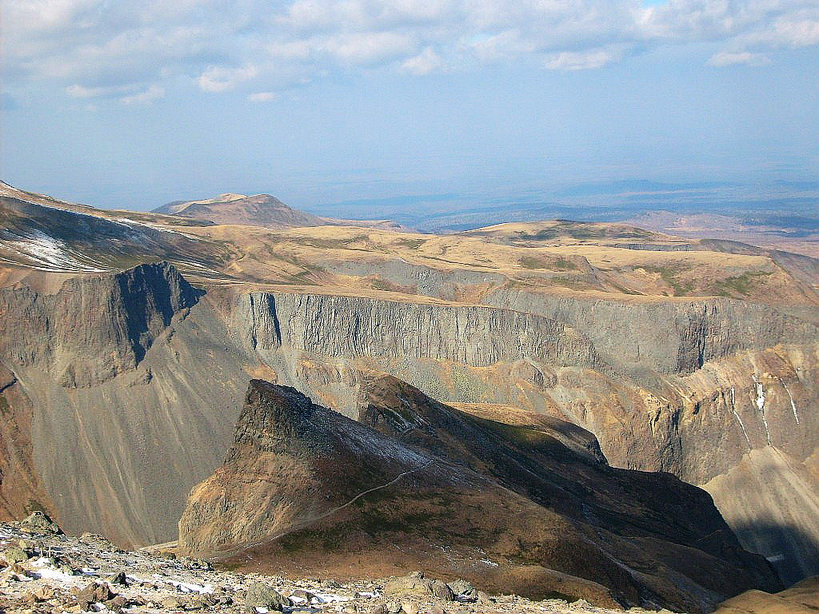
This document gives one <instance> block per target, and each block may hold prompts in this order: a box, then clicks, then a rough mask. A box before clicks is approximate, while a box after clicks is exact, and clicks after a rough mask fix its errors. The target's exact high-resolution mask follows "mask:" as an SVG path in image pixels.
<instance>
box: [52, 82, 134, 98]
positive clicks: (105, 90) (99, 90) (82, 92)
mask: <svg viewBox="0 0 819 614" xmlns="http://www.w3.org/2000/svg"><path fill="white" fill-rule="evenodd" d="M126 90H127V87H123V86H111V87H85V86H83V85H79V84H78V83H74V84H73V85H69V86H68V87H67V88H65V93H66V94H68V95H69V96H71V98H102V97H106V96H118V95H120V94H123V93H124V92H125V91H126Z"/></svg>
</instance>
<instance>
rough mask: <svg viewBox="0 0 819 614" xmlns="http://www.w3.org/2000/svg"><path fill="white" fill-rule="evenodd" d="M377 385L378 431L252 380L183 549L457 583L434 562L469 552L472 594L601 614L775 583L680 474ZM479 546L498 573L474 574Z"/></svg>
mask: <svg viewBox="0 0 819 614" xmlns="http://www.w3.org/2000/svg"><path fill="white" fill-rule="evenodd" d="M373 386H374V388H373V389H372V390H373V391H378V394H375V395H374V396H373V397H372V398H370V399H369V402H368V403H367V404H366V406H364V407H363V411H362V419H364V420H365V421H369V422H370V423H372V424H375V425H376V426H378V427H379V428H380V430H381V431H383V432H379V431H376V430H374V429H372V428H368V427H367V426H365V425H362V424H360V423H356V422H354V421H352V420H350V419H348V418H345V417H344V416H341V415H340V414H338V413H336V412H333V411H332V410H328V409H326V408H323V407H321V406H318V405H315V404H313V403H312V402H311V401H310V400H309V399H308V398H307V397H304V396H303V395H301V394H300V393H298V392H297V391H295V390H294V389H292V388H288V387H282V386H275V385H272V384H268V383H266V382H262V381H259V380H254V381H252V382H251V384H250V387H249V389H248V393H247V398H246V404H245V407H244V409H243V411H242V414H241V416H240V419H239V422H238V424H237V428H236V432H235V435H234V444H233V446H232V447H231V449H230V450H229V452H228V454H227V457H226V459H225V464H224V465H223V466H222V467H221V468H220V469H219V470H217V472H216V473H214V475H212V476H211V477H210V478H209V479H208V480H206V481H205V482H203V483H202V484H200V485H199V486H197V487H196V488H195V489H194V490H193V491H192V493H191V496H190V498H189V501H188V505H187V507H186V510H185V513H184V514H183V516H182V519H181V521H180V546H181V548H182V549H183V551H185V552H190V553H198V554H201V553H210V554H214V553H218V552H221V553H222V556H224V554H225V553H226V552H227V553H228V554H232V557H231V558H229V559H228V561H229V562H232V564H247V562H248V561H251V560H252V561H256V562H257V563H256V564H257V565H261V566H262V568H263V567H264V561H265V560H267V561H269V562H270V568H271V569H273V568H276V569H282V567H283V566H284V567H286V566H287V561H293V560H294V558H295V559H298V560H299V561H300V562H301V564H304V560H303V559H301V558H300V557H301V556H302V555H303V554H304V553H305V552H312V553H313V554H320V556H321V557H322V559H324V558H325V557H326V560H325V562H324V564H327V562H326V561H327V560H330V559H332V558H333V556H335V554H334V553H339V552H343V553H344V554H345V556H346V558H347V559H348V560H349V558H350V557H352V558H358V559H359V560H361V559H362V558H363V559H364V560H368V561H371V562H372V561H374V560H378V559H379V558H380V559H381V564H380V567H378V569H379V572H380V573H385V572H388V571H390V570H393V571H394V570H395V568H394V567H393V568H390V563H389V561H390V559H391V558H392V557H391V555H390V554H389V553H394V552H395V548H398V549H399V550H400V551H401V552H402V553H404V556H403V558H402V561H403V563H404V564H411V563H413V562H414V563H415V564H418V562H419V561H421V560H422V561H423V562H424V564H425V566H427V567H429V566H430V565H432V566H434V567H436V569H435V571H436V573H444V574H446V573H452V572H453V571H454V569H453V567H452V565H451V564H450V563H449V562H447V560H446V559H445V558H444V557H440V556H438V557H437V559H435V558H430V557H429V556H427V555H425V554H424V553H425V552H426V553H429V552H430V551H431V550H433V549H439V548H440V547H442V546H446V547H449V548H452V549H455V550H458V551H459V552H461V553H466V552H469V551H471V552H472V557H473V565H472V572H471V573H472V576H471V577H473V578H474V579H475V580H477V581H479V582H483V583H485V584H491V583H492V582H493V581H498V579H499V578H503V579H504V581H506V582H509V583H512V585H511V586H507V590H510V589H511V590H513V591H519V590H520V591H525V592H528V593H529V594H540V595H545V594H548V593H549V592H550V591H552V590H556V589H555V587H556V586H558V585H559V586H560V587H561V590H563V591H567V590H569V591H576V595H575V596H585V597H587V598H590V599H592V600H596V601H597V602H600V603H604V602H609V601H608V600H611V599H614V600H616V601H618V602H621V603H644V604H652V603H659V604H664V605H669V606H671V607H675V608H682V609H687V610H689V611H703V610H707V609H709V608H711V607H712V606H713V605H715V604H716V603H717V602H718V601H719V600H721V599H722V598H724V596H728V595H732V594H735V593H737V592H739V591H741V590H743V588H744V587H749V586H765V587H768V588H775V587H776V586H777V584H778V583H777V580H776V579H775V576H774V574H773V572H772V570H771V569H770V568H769V567H768V566H767V564H766V563H765V562H764V561H763V560H762V559H761V558H759V557H755V556H754V555H750V554H748V553H746V552H744V551H742V550H741V548H740V547H739V545H738V543H737V542H736V539H735V538H734V537H733V535H732V534H731V533H730V531H729V530H728V528H727V526H726V525H725V523H724V522H723V521H722V519H721V517H720V516H719V514H718V513H717V511H716V509H715V508H714V507H713V504H712V503H711V502H710V498H709V497H708V495H707V494H705V493H703V492H702V491H700V490H698V489H696V488H694V487H691V486H688V485H685V484H683V483H681V482H679V481H678V480H677V479H676V478H673V477H672V476H669V475H650V474H640V473H635V472H629V471H624V470H614V469H611V468H609V467H607V466H606V465H605V464H604V463H603V462H602V461H601V459H600V458H599V456H598V455H597V454H596V453H595V452H594V450H593V449H592V450H589V449H588V448H587V447H585V446H583V445H582V444H581V446H580V447H581V448H582V450H572V449H570V448H568V447H566V446H564V445H563V444H562V443H560V441H559V439H558V438H557V437H552V436H551V435H550V434H549V433H547V432H545V431H543V430H533V429H527V428H509V427H507V426H505V425H499V424H498V423H492V422H491V421H483V420H477V419H474V418H471V417H469V416H466V415H464V414H461V413H460V412H457V411H455V410H453V409H451V408H447V407H446V406H443V405H441V404H438V403H436V402H434V401H432V400H430V399H427V398H425V397H424V396H423V395H421V394H420V393H419V392H418V391H415V390H413V389H411V388H410V387H407V386H406V385H405V384H403V383H401V382H397V380H394V379H393V378H387V379H381V380H375V381H374V382H373ZM405 393H407V395H409V396H405ZM396 403H397V404H398V405H396ZM390 405H391V406H392V407H390ZM399 405H400V407H399ZM396 416H400V418H396ZM396 425H399V427H398V428H396ZM413 425H414V426H413ZM386 433H391V434H386ZM574 435H575V440H576V441H582V440H584V439H585V440H586V441H587V442H588V441H589V438H588V435H586V436H585V437H583V436H581V435H580V434H579V433H575V434H574ZM564 436H565V435H564ZM592 448H593V446H592ZM480 548H482V549H483V551H485V554H484V555H483V556H484V557H489V558H490V559H493V560H494V561H496V563H493V565H495V564H496V565H497V566H498V568H497V569H495V568H492V570H491V571H490V572H483V573H482V572H481V571H480V570H477V571H476V570H475V565H474V563H475V562H476V559H477V558H480V555H478V552H479V550H476V549H480ZM439 552H440V550H439ZM436 560H437V563H436V562H434V561H436ZM260 561H261V562H260ZM550 570H554V571H550ZM464 571H465V569H464V568H463V566H462V567H461V568H458V572H464ZM555 572H561V573H563V574H568V577H566V576H561V578H562V580H561V581H560V582H557V580H556V578H557V576H556V575H555ZM516 583H517V584H516ZM594 587H597V588H594ZM600 587H607V589H608V591H609V592H608V594H607V593H606V592H605V590H603V591H602V592H601V590H600ZM721 596H722V597H721Z"/></svg>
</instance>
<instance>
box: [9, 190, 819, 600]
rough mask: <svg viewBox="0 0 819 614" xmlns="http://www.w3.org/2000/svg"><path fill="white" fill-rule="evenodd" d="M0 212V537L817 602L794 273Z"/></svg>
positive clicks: (432, 238)
mask: <svg viewBox="0 0 819 614" xmlns="http://www.w3.org/2000/svg"><path fill="white" fill-rule="evenodd" d="M0 188H2V189H0V220H2V226H0V410H2V411H0V514H2V515H3V516H4V517H5V518H15V517H19V516H21V515H23V514H26V513H27V512H30V511H31V510H33V509H45V510H47V511H48V512H49V513H50V514H51V515H53V516H54V517H55V518H56V519H58V520H59V522H60V524H61V526H63V527H64V528H65V529H66V530H67V531H69V532H71V533H76V534H79V533H82V532H84V531H91V532H96V533H102V534H104V535H106V536H107V537H108V538H109V539H112V540H113V541H115V542H116V543H119V544H121V545H124V546H141V545H147V544H155V543H160V542H169V541H172V540H176V539H177V538H178V540H179V543H178V548H179V549H180V552H188V553H191V554H204V555H208V556H212V557H215V559H216V560H220V561H224V564H225V565H250V564H248V563H247V561H248V560H252V561H254V563H253V565H258V566H259V569H261V570H264V571H271V570H272V569H273V563H272V561H277V562H278V563H277V564H279V563H280V564H281V565H282V566H283V568H286V567H287V565H291V564H292V565H293V566H294V567H292V569H296V567H295V566H298V565H302V568H303V566H304V565H307V564H310V565H313V569H314V570H315V571H316V573H318V572H320V571H321V570H322V569H323V570H324V572H325V573H328V574H329V573H335V574H339V573H341V570H342V567H343V566H344V565H345V564H346V565H347V566H348V567H349V565H350V560H351V557H352V556H353V554H352V553H355V555H354V556H356V557H358V558H359V560H361V561H362V563H361V567H360V570H362V573H363V572H366V571H367V570H368V569H369V570H370V572H371V573H388V572H392V571H398V570H405V567H406V566H412V565H416V566H420V565H421V564H423V565H433V564H434V565H435V566H436V569H437V570H438V571H440V572H441V573H443V574H448V573H449V574H455V573H456V570H457V571H458V573H459V574H460V575H468V574H466V573H465V572H464V569H465V568H466V567H469V566H472V567H470V568H471V569H473V571H474V574H472V576H471V577H472V578H473V579H474V581H475V582H476V583H481V582H482V583H484V585H485V586H487V587H493V588H495V589H498V588H499V587H502V586H514V587H515V590H516V591H519V592H521V593H525V594H528V595H533V596H537V595H545V594H550V593H554V592H556V593H560V594H564V595H567V596H572V597H578V596H584V597H585V598H587V599H589V600H592V601H594V600H597V601H598V602H599V603H601V604H609V605H611V604H612V603H615V604H620V605H628V604H642V605H666V606H669V607H672V608H675V609H686V610H689V611H710V610H712V609H713V608H714V607H716V605H717V604H718V603H719V602H720V601H721V600H723V599H725V598H728V597H730V596H732V595H734V594H736V593H738V592H740V591H742V590H745V589H748V588H754V587H756V588H762V589H764V590H768V591H772V590H775V589H777V588H778V587H779V586H780V583H782V584H786V585H787V584H791V583H793V582H795V581H797V580H799V579H801V578H804V577H806V576H809V575H815V574H817V573H819V555H817V552H818V551H819V548H817V544H819V522H817V519H819V496H818V495H817V488H816V483H817V475H819V473H817V472H818V471H819V466H818V465H817V463H816V459H817V454H816V444H817V441H819V438H818V437H817V432H819V426H817V418H816V413H815V412H814V411H812V408H814V407H815V406H816V402H817V388H816V384H815V382H816V371H817V349H819V346H817V340H819V336H817V325H818V324H819V309H817V307H819V296H817V285H816V284H817V271H818V270H819V268H818V267H817V261H816V260H815V259H813V258H811V257H809V256H804V255H798V254H792V253H789V252H785V251H782V250H776V249H770V248H757V247H754V246H751V245H747V244H742V243H737V242H734V241H724V240H719V239H710V238H679V237H676V236H672V235H668V234H664V233H661V232H657V231H652V230H646V229H642V228H637V227H634V226H629V225H624V224H604V223H577V222H571V221H568V220H557V221H550V222H536V223H526V224H504V225H500V226H494V227H488V228H482V229H477V230H473V231H468V232H463V233H459V234H452V235H431V234H421V233H417V232H412V231H410V230H408V229H404V228H398V227H396V226H391V225H388V224H383V225H380V226H373V225H372V224H370V223H365V224H359V225H356V224H355V222H351V221H345V222H344V223H343V224H341V223H340V222H338V221H326V220H322V219H321V218H316V220H317V221H316V225H312V223H310V224H307V225H305V224H306V222H305V220H312V219H313V218H312V217H310V215H309V214H301V213H299V212H295V211H294V210H292V209H290V208H288V207H286V205H283V204H282V203H280V202H279V201H278V200H276V199H274V198H273V197H269V196H264V195H261V196H254V197H239V196H237V195H226V196H222V197H218V198H216V199H213V200H210V201H188V202H185V203H176V204H173V205H171V206H167V207H165V208H163V211H157V212H153V213H137V212H124V211H104V210H99V209H94V208H92V207H87V206H83V205H75V204H71V203H64V202H61V201H58V200H55V199H53V198H50V197H47V196H43V195H37V194H31V193H27V192H23V191H21V190H18V189H16V188H13V187H11V186H8V185H6V184H3V185H2V186H0ZM186 212H187V214H186ZM305 216H306V217H305ZM313 217H314V216H313ZM318 221H322V222H326V223H321V224H319V223H318ZM670 474H673V475H670ZM675 476H676V477H675ZM394 480H395V481H394ZM686 482H687V483H688V484H686ZM692 485H693V486H692ZM697 487H699V488H697ZM371 488H378V490H374V491H372V492H368V491H370V489H371ZM701 489H704V490H701ZM706 491H707V492H706ZM353 499H354V501H353ZM489 510H491V513H488V511H489ZM308 521H309V522H308ZM469 527H471V528H473V529H474V531H475V533H474V534H472V533H470V531H469V530H467V529H468V528H469ZM441 548H444V550H443V552H449V554H447V556H446V557H445V560H446V561H448V562H447V563H446V564H444V563H441V562H440V560H441V557H440V556H438V557H437V558H436V557H433V556H432V555H431V553H432V552H435V551H436V549H437V552H441ZM447 548H450V549H451V550H446V549H447ZM477 548H482V549H483V550H484V552H483V554H481V552H480V551H479V550H477ZM397 552H400V553H401V554H400V555H398V554H396V553H397ZM390 553H391V554H390ZM752 553H756V554H752ZM759 555H762V556H759ZM248 557H251V558H248ZM763 557H765V558H767V559H768V560H767V561H765V559H764V558H763ZM484 558H485V559H486V560H488V561H490V562H491V563H494V564H496V565H497V567H493V566H492V565H491V564H487V563H480V561H481V560H483V559H484ZM433 561H435V563H433ZM447 565H449V566H450V567H447ZM771 565H772V566H773V567H771ZM251 566H252V565H251ZM368 566H369V567H368ZM774 569H775V572H776V575H775V574H774V571H773V570H774Z"/></svg>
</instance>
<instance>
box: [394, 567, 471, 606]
mask: <svg viewBox="0 0 819 614" xmlns="http://www.w3.org/2000/svg"><path fill="white" fill-rule="evenodd" d="M384 594H385V595H387V596H389V597H398V598H402V597H420V598H429V597H430V596H434V597H436V598H437V599H441V600H443V601H452V600H453V599H454V598H455V597H454V595H453V594H452V590H450V588H449V587H448V586H447V585H446V584H445V583H444V582H441V581H440V580H432V579H429V578H426V577H424V574H422V573H421V572H419V571H416V572H413V573H411V574H409V575H408V576H402V577H400V578H392V579H391V580H389V581H388V582H387V584H386V585H385V586H384Z"/></svg>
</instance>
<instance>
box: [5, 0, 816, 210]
mask: <svg viewBox="0 0 819 614" xmlns="http://www.w3.org/2000/svg"><path fill="white" fill-rule="evenodd" d="M0 27H1V28H2V36H1V37H0V41H1V42H0V45H2V49H0V51H2V53H3V64H2V68H0V70H2V78H3V91H2V98H0V102H2V114H0V130H2V134H3V138H2V140H0V174H2V176H3V177H5V178H6V180H7V181H10V182H11V183H13V184H15V185H20V186H23V187H25V188H26V189H32V190H36V191H40V192H46V193H49V194H55V195H58V196H59V197H61V198H66V199H70V200H75V201H80V202H88V203H92V204H94V205H95V206H98V207H104V208H129V209H137V210H145V209H149V208H153V207H156V206H160V205H161V204H163V203H166V202H170V201H174V200H180V199H189V198H193V197H199V196H200V195H203V196H204V195H213V194H218V193H221V192H225V191H241V192H243V193H244V192H253V193H257V192H270V193H272V194H275V195H276V196H278V197H279V198H281V199H282V200H283V201H284V202H287V203H288V204H291V205H292V206H294V207H296V208H302V209H307V208H310V209H312V208H314V207H317V206H319V205H322V204H331V205H334V206H336V205H339V204H340V203H344V202H347V201H355V200H362V199H384V198H388V197H396V196H407V195H428V194H433V195H438V194H456V195H459V196H461V197H468V198H473V199H474V200H479V201H490V200H492V199H504V198H505V199H519V198H523V197H525V196H526V195H531V194H536V195H547V196H548V194H551V193H552V192H554V191H559V190H561V189H565V188H567V187H571V186H575V185H585V184H590V183H595V182H602V183H605V182H617V181H631V180H646V181H653V182H661V183H669V184H686V183H692V182H695V183H701V182H718V183H727V184H731V185H734V186H743V189H744V190H745V191H747V192H748V193H751V192H753V188H754V186H755V185H761V186H763V187H764V188H765V189H766V190H767V189H768V187H767V186H771V185H774V184H776V182H781V181H784V182H810V181H815V180H816V178H817V177H819V114H817V113H816V108H817V101H819V80H817V79H816V78H815V75H816V74H819V7H817V5H816V3H815V2H814V1H812V0H788V2H772V3H760V2H736V3H725V2H719V1H717V0H675V1H674V2H663V1H646V2H641V1H640V0H605V1H604V0H571V1H569V2H562V3H557V4H555V3H549V2H544V3H531V2H511V3H509V2H497V0H481V1H480V2H469V3H462V2H456V1H455V0H441V1H440V2H435V3H426V2H418V1H416V0H408V1H407V2H401V3H391V2H380V1H377V0H349V1H345V2H339V1H337V0H286V1H285V2H283V3H280V4H277V5H276V6H273V7H271V6H270V5H269V3H265V2H260V1H258V0H250V1H249V2H245V3H241V4H240V5H227V6H225V5H218V6H217V5H215V4H212V3H210V2H207V1H206V0H193V1H192V2H186V3H183V4H174V5H168V4H167V3H162V2H158V1H149V2H147V3H139V4H131V3H106V2H104V1H103V0H65V1H64V2H60V3H44V4H36V5H35V4H32V3H31V2H29V1H27V0H10V1H9V2H7V3H6V4H5V5H4V13H3V21H2V24H0ZM779 192H781V190H779Z"/></svg>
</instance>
